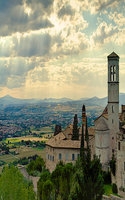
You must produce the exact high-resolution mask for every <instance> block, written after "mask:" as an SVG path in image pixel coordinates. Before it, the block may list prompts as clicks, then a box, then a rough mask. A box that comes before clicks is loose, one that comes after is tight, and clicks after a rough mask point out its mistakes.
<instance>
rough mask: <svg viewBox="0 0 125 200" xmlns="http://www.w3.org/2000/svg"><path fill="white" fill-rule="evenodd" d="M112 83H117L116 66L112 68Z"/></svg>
mask: <svg viewBox="0 0 125 200" xmlns="http://www.w3.org/2000/svg"><path fill="white" fill-rule="evenodd" d="M110 81H116V66H115V65H114V66H111V67H110Z"/></svg>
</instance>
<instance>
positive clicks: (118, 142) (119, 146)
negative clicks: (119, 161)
mask: <svg viewBox="0 0 125 200" xmlns="http://www.w3.org/2000/svg"><path fill="white" fill-rule="evenodd" d="M118 150H120V142H118Z"/></svg>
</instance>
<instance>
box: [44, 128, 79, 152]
mask: <svg viewBox="0 0 125 200" xmlns="http://www.w3.org/2000/svg"><path fill="white" fill-rule="evenodd" d="M80 143H81V142H80V140H71V139H66V137H65V135H64V133H63V132H60V133H59V134H58V135H56V136H53V137H52V138H51V139H49V140H48V141H47V142H46V145H48V146H51V147H55V148H70V149H71V148H73V149H76V148H80Z"/></svg>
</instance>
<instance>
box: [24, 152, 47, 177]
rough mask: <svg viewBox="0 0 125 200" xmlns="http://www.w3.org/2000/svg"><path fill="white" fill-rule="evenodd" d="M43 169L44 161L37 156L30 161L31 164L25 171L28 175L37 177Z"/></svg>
mask: <svg viewBox="0 0 125 200" xmlns="http://www.w3.org/2000/svg"><path fill="white" fill-rule="evenodd" d="M44 169H45V162H44V160H43V159H42V158H41V157H39V156H37V157H36V159H34V160H31V162H30V163H29V164H28V166H27V171H28V173H29V174H30V175H38V174H39V173H41V172H42V171H43V170H44Z"/></svg>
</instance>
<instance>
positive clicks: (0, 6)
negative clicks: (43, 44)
mask: <svg viewBox="0 0 125 200" xmlns="http://www.w3.org/2000/svg"><path fill="white" fill-rule="evenodd" d="M26 3H27V4H26ZM52 3H53V1H51V0H47V1H44V0H42V1H39V0H37V2H36V1H35V2H34V1H30V0H29V1H27V2H25V1H23V0H19V1H16V2H15V0H10V1H7V3H6V1H4V0H1V1H0V24H1V28H0V35H1V36H7V35H10V34H13V33H15V32H22V33H24V32H27V31H30V30H40V29H43V28H48V27H52V26H53V25H52V23H51V22H50V21H49V19H48V16H49V14H50V13H48V9H49V8H50V6H52ZM27 5H28V6H30V7H27ZM28 10H29V11H30V12H28ZM49 11H51V9H50V10H49Z"/></svg>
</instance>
